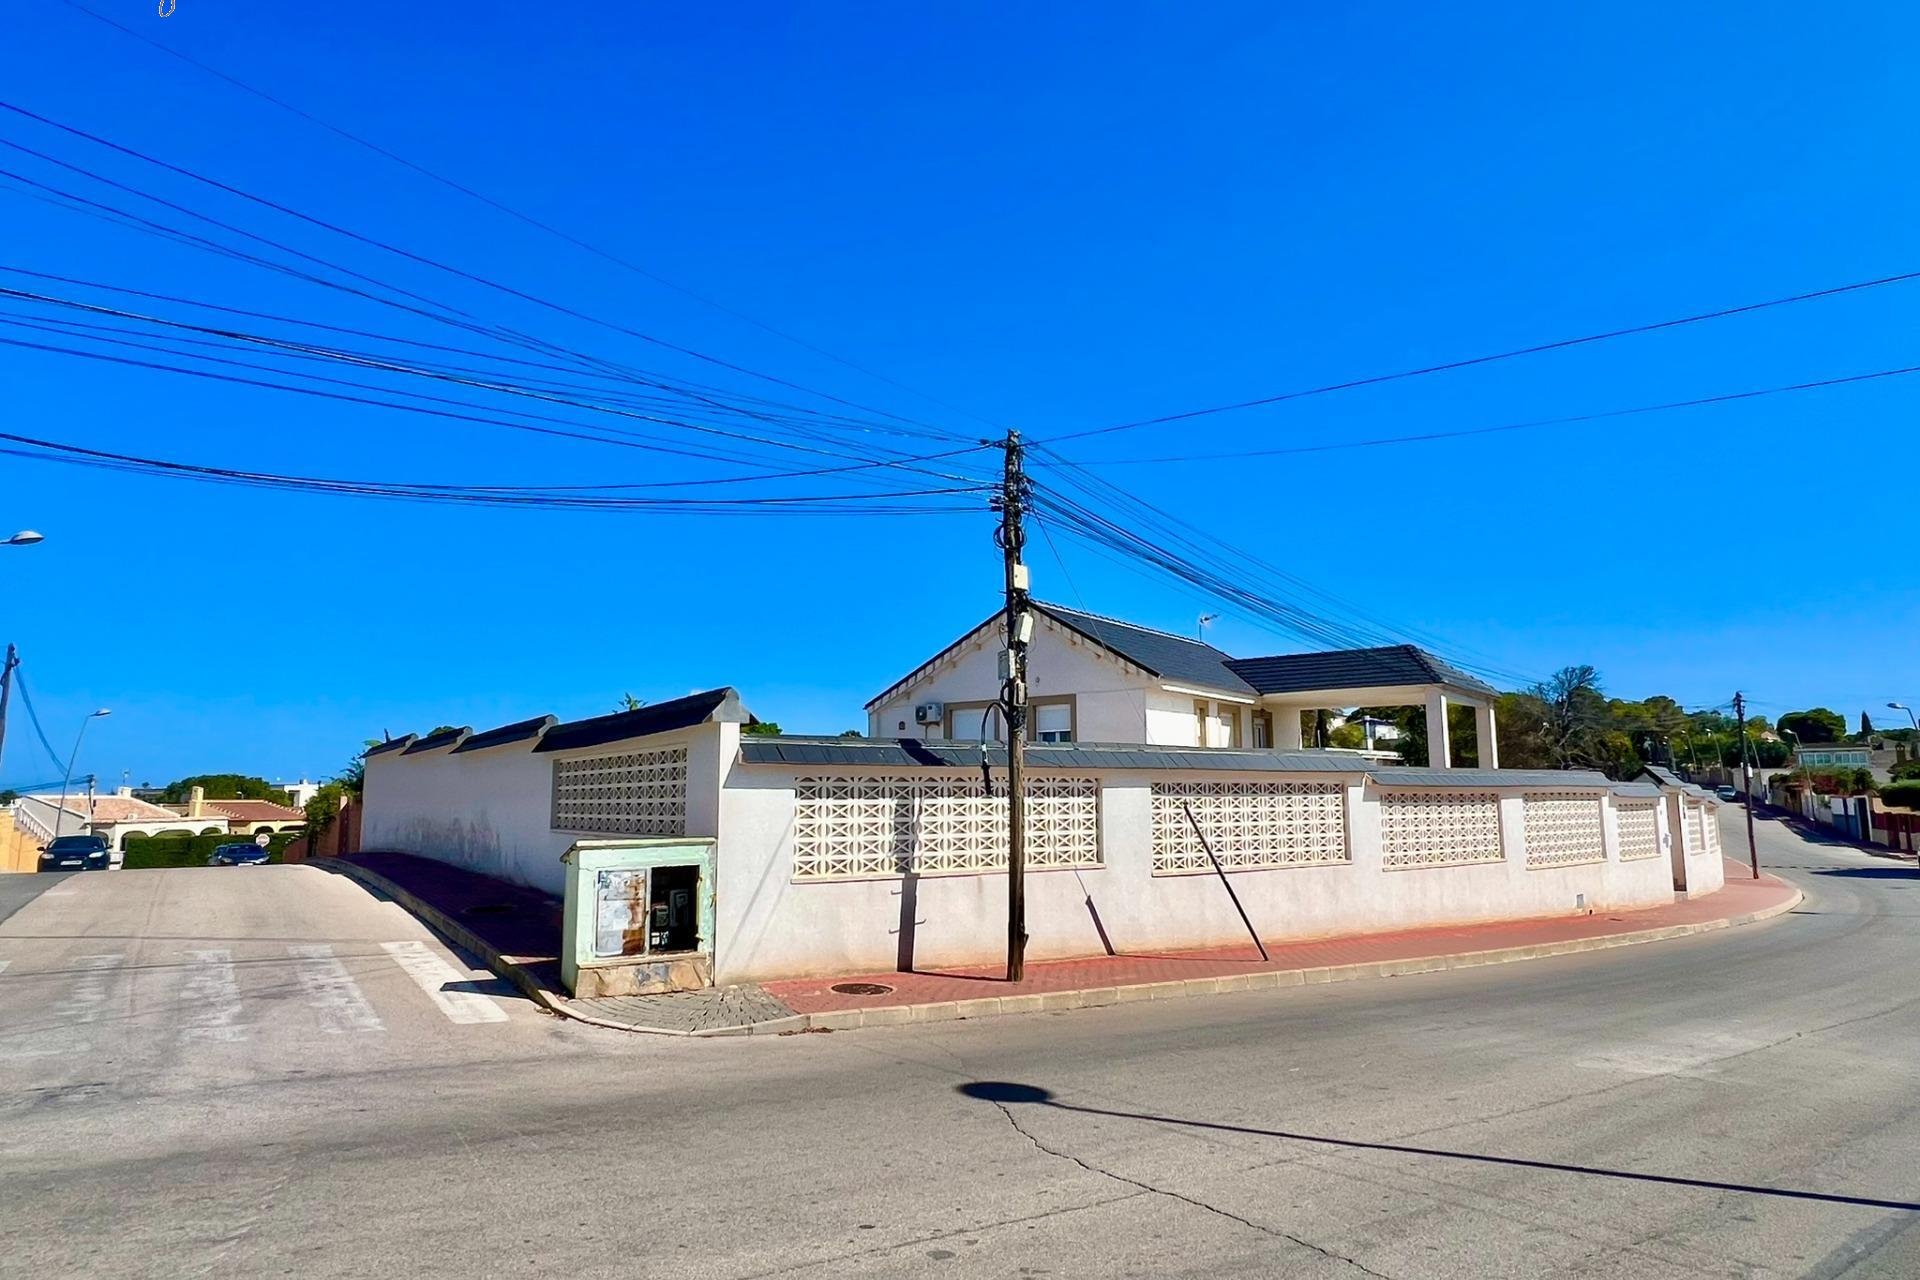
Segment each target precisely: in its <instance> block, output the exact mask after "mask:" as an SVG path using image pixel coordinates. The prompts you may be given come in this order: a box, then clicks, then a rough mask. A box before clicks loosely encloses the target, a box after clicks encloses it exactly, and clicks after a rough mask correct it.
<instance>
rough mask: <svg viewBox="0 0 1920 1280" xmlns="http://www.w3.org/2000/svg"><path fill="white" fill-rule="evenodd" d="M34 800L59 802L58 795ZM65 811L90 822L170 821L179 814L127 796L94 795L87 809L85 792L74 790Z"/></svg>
mask: <svg viewBox="0 0 1920 1280" xmlns="http://www.w3.org/2000/svg"><path fill="white" fill-rule="evenodd" d="M34 799H36V800H40V801H43V802H45V803H46V805H47V806H48V807H49V808H56V807H58V806H59V804H60V797H59V796H58V795H50V796H49V795H36V796H35V797H34ZM67 812H68V813H71V814H73V815H74V816H75V817H79V818H86V819H88V820H89V821H92V822H102V823H106V822H172V821H174V820H175V819H177V818H178V817H179V816H180V815H179V814H177V813H169V812H168V811H167V810H165V809H162V808H161V807H160V806H159V805H157V804H148V803H147V802H146V801H145V800H135V799H132V798H130V797H128V796H95V797H94V800H93V811H92V812H91V813H88V811H87V796H86V793H85V792H76V793H73V794H70V795H68V796H67Z"/></svg>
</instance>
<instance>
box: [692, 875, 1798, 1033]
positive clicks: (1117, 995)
mask: <svg viewBox="0 0 1920 1280" xmlns="http://www.w3.org/2000/svg"><path fill="white" fill-rule="evenodd" d="M1805 900H1806V895H1805V894H1803V893H1801V892H1800V891H1799V890H1797V889H1796V890H1794V893H1793V896H1792V897H1791V898H1788V899H1786V900H1784V901H1782V902H1779V903H1776V904H1775V905H1773V906H1771V907H1765V908H1762V909H1761V910H1759V911H1749V912H1744V913H1742V914H1740V915H1737V916H1722V917H1720V918H1719V919H1717V920H1701V921H1698V922H1696V923H1693V924H1676V925H1666V926H1664V927H1662V928H1658V929H1637V930H1634V931H1633V932H1630V933H1614V934H1607V935H1604V936H1602V937H1597V938H1569V939H1567V940H1566V941H1564V942H1543V943H1537V944H1534V945H1531V946H1523V947H1500V948H1497V949H1495V950H1491V951H1463V952H1457V953H1455V954H1452V955H1438V956H1418V957H1411V958H1408V959H1403V960H1379V961H1370V962H1365V963H1361V964H1343V965H1330V966H1326V967H1323V968H1313V969H1265V970H1260V971H1258V972H1255V973H1237V974H1231V975H1228V976H1225V977H1218V978H1189V979H1186V980H1184V981H1174V982H1147V983H1140V984H1138V985H1134V986H1126V987H1092V988H1087V989H1085V990H1080V991H1048V992H1044V993H1036V994H1030V995H1018V996H987V997H984V998H982V999H977V1000H949V1001H943V1002H941V1003H937V1004H918V1005H910V1004H909V1005H885V1006H875V1007H873V1008H870V1009H834V1010H831V1011H828V1012H823V1013H809V1014H800V1015H798V1016H797V1017H796V1018H783V1019H781V1021H780V1024H779V1030H780V1031H782V1032H783V1033H784V1032H789V1031H791V1030H806V1031H850V1030H852V1029H854V1028H855V1027H884V1026H897V1025H898V1024H900V1023H903V1022H916V1023H917V1022H947V1021H951V1020H954V1019H958V1018H981V1017H988V1016H991V1015H994V1014H1003V1013H1038V1012H1051V1011H1054V1010H1058V1009H1098V1008H1102V1007H1104V1006H1106V1005H1113V1004H1132V1003H1134V1002H1136V1001H1140V1000H1172V999H1179V998H1182V997H1185V996H1200V995H1218V994H1222V993H1225V992H1229V991H1270V990H1276V989H1278V988H1281V987H1299V986H1315V985H1318V984H1320V983H1330V982H1349V981H1352V980H1354V979H1358V978H1399V977H1405V976H1407V975H1410V974H1416V973H1437V972H1440V971H1443V970H1447V969H1474V968H1478V967H1480V966H1481V965H1489V964H1509V963H1511V962H1513V961H1516V960H1543V959H1545V958H1547V957H1548V956H1562V955H1573V954H1575V953H1578V952H1582V951H1603V950H1607V949H1609V948H1613V947H1630V946H1635V945H1637V944H1639V943H1644V942H1664V941H1667V940H1668V939H1671V938H1684V937H1687V936H1689V935H1691V934H1697V933H1713V932H1716V931H1718V930H1721V929H1735V928H1738V927H1740V926H1741V925H1748V924H1757V923H1758V922H1760V921H1762V920H1770V919H1772V918H1774V917H1775V916H1781V915H1785V914H1786V913H1787V912H1789V911H1791V910H1793V909H1794V908H1795V907H1797V906H1799V905H1800V904H1801V903H1802V902H1803V901H1805ZM800 1019H805V1021H806V1026H805V1027H793V1028H789V1027H788V1026H787V1024H788V1023H793V1022H797V1021H799V1020H800ZM763 1029H765V1030H769V1031H770V1030H773V1029H774V1024H771V1023H756V1024H754V1025H753V1026H752V1027H749V1028H745V1030H747V1031H750V1032H752V1033H754V1034H760V1033H761V1032H762V1030H763ZM728 1030H729V1031H731V1032H732V1034H736V1035H737V1034H740V1030H741V1029H739V1028H729V1029H728ZM691 1034H693V1035H696V1036H698V1035H712V1034H714V1033H713V1032H700V1031H695V1032H693V1033H691Z"/></svg>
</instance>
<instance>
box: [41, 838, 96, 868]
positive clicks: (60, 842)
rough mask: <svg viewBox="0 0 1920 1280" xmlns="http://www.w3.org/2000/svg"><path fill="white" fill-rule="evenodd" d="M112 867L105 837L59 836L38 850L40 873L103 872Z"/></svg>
mask: <svg viewBox="0 0 1920 1280" xmlns="http://www.w3.org/2000/svg"><path fill="white" fill-rule="evenodd" d="M112 865H113V852H112V850H110V849H108V848H107V838H106V837H105V836H60V837H58V838H56V839H55V840H54V841H53V843H51V844H49V845H47V846H45V847H44V848H42V849H41V850H40V869H41V870H42V871H105V870H107V869H108V868H109V867H111V866H112Z"/></svg>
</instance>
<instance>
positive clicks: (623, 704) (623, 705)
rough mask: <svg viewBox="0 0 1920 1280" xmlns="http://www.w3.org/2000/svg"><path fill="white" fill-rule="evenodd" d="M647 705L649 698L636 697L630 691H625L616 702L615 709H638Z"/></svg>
mask: <svg viewBox="0 0 1920 1280" xmlns="http://www.w3.org/2000/svg"><path fill="white" fill-rule="evenodd" d="M646 705H647V700H646V699H645V698H636V697H634V696H633V695H632V694H630V693H623V694H621V695H620V701H619V702H618V703H616V704H614V708H613V709H614V710H615V711H638V710H639V709H640V708H642V707H644V706H646Z"/></svg>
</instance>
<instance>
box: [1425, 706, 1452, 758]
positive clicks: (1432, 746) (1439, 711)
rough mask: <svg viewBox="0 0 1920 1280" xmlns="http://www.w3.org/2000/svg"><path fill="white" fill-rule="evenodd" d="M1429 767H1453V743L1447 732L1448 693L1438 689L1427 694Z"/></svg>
mask: <svg viewBox="0 0 1920 1280" xmlns="http://www.w3.org/2000/svg"><path fill="white" fill-rule="evenodd" d="M1427 768H1429V769H1451V768H1453V744H1452V743H1451V742H1450V741H1449V740H1448V733H1447V695H1446V694H1444V693H1442V692H1440V690H1438V689H1434V690H1431V691H1430V692H1429V693H1428V694H1427Z"/></svg>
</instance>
